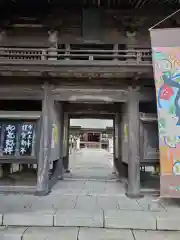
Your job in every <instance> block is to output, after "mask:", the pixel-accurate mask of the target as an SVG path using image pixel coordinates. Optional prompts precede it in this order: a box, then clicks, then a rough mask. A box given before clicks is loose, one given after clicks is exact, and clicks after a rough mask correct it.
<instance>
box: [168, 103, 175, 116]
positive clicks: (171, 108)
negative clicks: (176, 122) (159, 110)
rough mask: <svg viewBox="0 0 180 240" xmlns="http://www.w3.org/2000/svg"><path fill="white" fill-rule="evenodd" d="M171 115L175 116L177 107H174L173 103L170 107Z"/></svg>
mask: <svg viewBox="0 0 180 240" xmlns="http://www.w3.org/2000/svg"><path fill="white" fill-rule="evenodd" d="M169 113H170V114H171V115H175V106H174V104H173V103H172V104H171V105H170V107H169Z"/></svg>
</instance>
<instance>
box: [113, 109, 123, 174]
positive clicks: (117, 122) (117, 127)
mask: <svg viewBox="0 0 180 240" xmlns="http://www.w3.org/2000/svg"><path fill="white" fill-rule="evenodd" d="M114 171H115V172H116V173H117V174H118V175H119V176H121V175H122V171H123V169H122V159H121V116H120V113H116V115H115V119H114Z"/></svg>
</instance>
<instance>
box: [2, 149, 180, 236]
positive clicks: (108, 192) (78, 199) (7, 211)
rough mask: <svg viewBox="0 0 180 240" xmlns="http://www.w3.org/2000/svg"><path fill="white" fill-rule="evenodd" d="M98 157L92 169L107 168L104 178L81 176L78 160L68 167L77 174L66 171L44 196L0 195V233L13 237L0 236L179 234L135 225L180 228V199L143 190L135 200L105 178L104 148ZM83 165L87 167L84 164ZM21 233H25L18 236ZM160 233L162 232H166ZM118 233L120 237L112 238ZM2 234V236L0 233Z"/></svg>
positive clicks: (153, 227)
mask: <svg viewBox="0 0 180 240" xmlns="http://www.w3.org/2000/svg"><path fill="white" fill-rule="evenodd" d="M89 153H90V152H89ZM79 154H81V153H79ZM106 154H107V153H106ZM98 156H99V157H100V156H103V158H102V159H103V160H102V162H103V161H104V162H105V161H106V164H105V165H104V166H103V164H102V167H99V168H98V170H97V169H96V174H98V172H100V171H101V172H103V171H104V169H103V168H105V171H106V172H108V171H109V175H108V177H107V175H106V176H105V175H103V174H104V173H101V178H100V179H95V177H96V176H95V173H94V175H93V174H92V175H89V177H88V178H87V179H86V178H85V176H86V174H85V173H84V172H85V168H84V169H83V166H84V165H83V164H82V163H81V164H79V166H80V165H81V167H79V168H78V167H77V165H76V167H77V170H75V169H73V168H72V173H73V172H74V176H77V172H79V174H80V173H81V178H80V179H78V178H74V177H73V178H72V177H71V176H67V178H66V179H65V180H64V181H59V182H58V183H57V184H56V185H55V187H54V188H53V190H52V193H51V194H50V195H48V196H45V197H37V196H32V195H23V194H8V195H3V194H1V195H0V225H1V226H2V228H3V226H4V227H6V226H8V228H5V229H2V230H1V231H0V234H1V235H3V234H4V236H5V234H7V236H10V235H12V236H17V238H10V237H9V238H8V237H7V238H4V239H32V236H35V235H38V234H39V235H41V237H39V238H37V239H46V240H47V239H50V238H48V234H50V233H51V231H52V232H53V234H54V238H51V239H58V238H57V237H55V236H57V235H59V236H61V235H62V236H66V234H67V236H69V237H64V239H74V237H76V239H77V235H78V236H79V239H88V237H87V236H88V235H89V236H91V238H92V237H93V234H95V235H96V236H97V238H96V239H106V238H105V237H100V236H101V235H102V236H104V235H105V236H108V234H111V233H112V232H113V234H114V238H108V237H107V239H123V240H126V239H127V240H129V239H132V237H133V239H150V237H149V236H153V238H154V239H158V240H159V239H160V240H161V239H167V240H168V239H173V240H174V239H177V235H178V236H180V235H179V233H178V232H176V233H173V234H172V236H174V238H173V237H172V238H168V233H163V232H160V233H158V232H157V233H156V234H158V235H155V236H154V235H153V234H155V233H154V232H148V235H147V233H146V231H142V232H139V230H156V231H157V230H161V231H162V230H172V231H178V230H180V224H179V223H180V215H179V213H180V201H178V200H176V201H175V200H168V199H166V200H163V199H158V198H155V197H153V196H148V195H147V196H145V197H144V198H142V199H138V200H135V199H129V198H127V197H126V196H125V192H124V185H123V183H122V182H121V181H120V180H118V179H113V178H112V179H110V178H109V176H110V174H111V171H112V166H111V164H109V159H108V157H105V152H102V155H101V154H100V153H99V155H98ZM72 159H73V158H72ZM89 159H90V158H89ZM97 161H99V159H97ZM107 161H108V163H107ZM85 165H86V166H87V165H88V168H90V164H89V163H86V164H85ZM108 169H109V170H108ZM92 172H93V171H92ZM89 173H90V172H89ZM89 173H88V174H89ZM42 227H43V228H42ZM62 227H63V228H62ZM87 227H88V229H87ZM91 228H92V230H91ZM125 229H126V231H125ZM128 229H131V230H134V231H133V232H131V231H130V230H128ZM135 230H137V231H135ZM23 233H24V236H26V238H19V236H20V235H21V236H22V234H23ZM8 234H10V235H8ZM28 234H29V236H28ZM33 234H34V235H33ZM68 234H70V235H68ZM103 234H104V235H103ZM163 234H165V235H166V234H167V237H166V236H164V235H163ZM1 235H0V236H1ZM30 235H31V236H30ZM117 235H118V236H121V238H120V237H119V238H117V237H116V236H117ZM146 235H147V236H148V237H149V238H148V237H146ZM98 237H99V238H98ZM1 239H3V238H1V237H0V240H1ZM89 239H90V237H89Z"/></svg>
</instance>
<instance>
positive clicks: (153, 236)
mask: <svg viewBox="0 0 180 240" xmlns="http://www.w3.org/2000/svg"><path fill="white" fill-rule="evenodd" d="M133 234H134V237H135V240H179V239H180V232H171V231H164V232H161V231H159V232H158V231H133Z"/></svg>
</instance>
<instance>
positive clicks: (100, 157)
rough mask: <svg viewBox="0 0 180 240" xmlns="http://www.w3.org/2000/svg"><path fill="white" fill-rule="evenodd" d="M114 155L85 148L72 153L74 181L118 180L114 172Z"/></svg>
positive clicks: (71, 164)
mask: <svg viewBox="0 0 180 240" xmlns="http://www.w3.org/2000/svg"><path fill="white" fill-rule="evenodd" d="M112 160H113V155H112V154H110V153H108V152H107V151H106V150H103V149H91V148H85V149H82V150H80V151H72V154H71V155H70V169H71V170H72V172H71V174H68V175H67V176H66V177H69V178H73V179H90V180H92V179H94V180H113V179H117V178H116V176H115V175H113V174H112V172H113V165H112Z"/></svg>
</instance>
